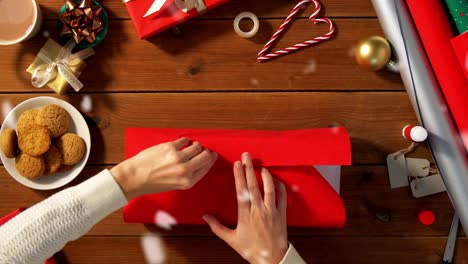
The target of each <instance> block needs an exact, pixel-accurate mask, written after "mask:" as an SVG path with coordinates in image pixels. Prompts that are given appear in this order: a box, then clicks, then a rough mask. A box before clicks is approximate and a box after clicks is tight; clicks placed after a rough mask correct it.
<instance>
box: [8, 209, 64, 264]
mask: <svg viewBox="0 0 468 264" xmlns="http://www.w3.org/2000/svg"><path fill="white" fill-rule="evenodd" d="M22 211H24V209H22V208H19V209H16V210H15V211H13V212H11V213H9V214H7V215H5V216H4V217H2V218H0V226H2V225H4V224H5V223H6V222H8V221H10V220H11V219H12V218H13V217H15V216H17V215H19V214H20V213H21V212H22ZM56 263H57V262H56V261H55V259H54V257H50V258H49V259H48V260H46V262H45V264H56Z"/></svg>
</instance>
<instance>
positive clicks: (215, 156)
mask: <svg viewBox="0 0 468 264" xmlns="http://www.w3.org/2000/svg"><path fill="white" fill-rule="evenodd" d="M211 155H212V156H213V158H212V161H211V162H209V163H207V164H206V165H204V166H203V167H202V168H200V169H198V170H196V171H195V172H194V173H193V177H194V178H195V180H196V181H197V182H198V181H199V180H200V179H201V178H203V176H205V175H206V174H207V173H208V172H209V171H210V170H211V168H212V167H213V165H214V164H215V163H216V160H217V159H218V153H216V152H211Z"/></svg>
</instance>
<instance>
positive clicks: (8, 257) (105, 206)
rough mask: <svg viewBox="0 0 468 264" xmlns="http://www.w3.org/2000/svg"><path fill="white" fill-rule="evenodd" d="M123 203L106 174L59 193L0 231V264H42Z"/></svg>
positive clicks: (106, 172)
mask: <svg viewBox="0 0 468 264" xmlns="http://www.w3.org/2000/svg"><path fill="white" fill-rule="evenodd" d="M126 203H127V199H126V198H125V195H124V194H123V192H122V190H121V189H120V186H119V184H118V183H117V182H116V181H115V179H114V177H113V176H112V175H111V174H110V172H109V171H108V170H104V171H102V172H101V173H99V174H98V175H96V176H94V177H92V178H90V179H89V180H87V181H85V182H83V183H81V184H79V185H77V186H75V187H71V188H68V189H66V190H63V191H61V192H58V193H57V194H55V195H53V196H51V197H50V198H48V199H46V200H44V201H42V202H41V203H38V204H36V205H35V206H33V207H31V208H29V209H27V210H26V211H24V212H22V213H21V214H19V215H18V216H16V217H15V218H13V219H11V220H10V221H9V222H7V223H6V224H4V225H3V226H1V227H0V264H15V263H28V264H29V263H41V264H43V263H44V262H45V260H46V259H47V258H49V257H51V256H52V255H53V254H55V253H56V252H58V251H59V250H61V249H62V248H63V247H64V246H65V244H66V243H68V242H69V241H72V240H76V239H78V238H79V237H81V236H82V235H84V234H85V233H86V232H88V231H89V229H91V227H92V226H93V225H95V224H96V223H97V222H98V221H100V220H101V219H103V218H104V217H106V216H107V215H109V214H111V213H112V212H114V211H115V210H118V209H119V208H121V207H122V206H124V205H125V204H126Z"/></svg>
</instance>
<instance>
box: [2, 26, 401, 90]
mask: <svg viewBox="0 0 468 264" xmlns="http://www.w3.org/2000/svg"><path fill="white" fill-rule="evenodd" d="M335 22H336V25H337V30H338V33H337V35H336V37H335V38H334V39H332V40H330V41H327V42H324V43H321V44H318V45H316V46H314V47H310V48H307V49H305V50H302V51H300V52H297V53H296V54H291V55H288V56H285V57H283V58H279V59H276V60H274V61H270V62H267V63H263V64H260V63H258V62H257V61H256V55H257V53H258V51H260V50H261V48H262V47H263V45H264V43H266V41H267V39H268V38H269V36H270V35H271V33H272V32H273V28H276V27H277V26H278V25H279V24H280V23H281V21H280V20H277V19H276V20H271V19H267V20H263V21H262V23H263V27H265V28H266V29H265V30H263V31H262V32H261V33H259V34H258V36H257V37H256V38H254V39H251V40H246V39H243V38H240V37H238V36H237V35H236V34H235V33H234V31H233V28H232V21H231V20H219V21H218V20H217V21H191V22H189V23H187V24H185V25H184V26H182V27H181V29H182V31H183V34H182V35H174V34H173V33H171V32H166V33H164V34H162V35H161V36H160V37H158V38H153V39H151V40H149V41H142V40H139V39H138V37H137V36H136V33H135V29H134V28H133V25H132V23H131V21H128V20H125V21H113V22H112V23H111V29H110V32H109V35H108V36H107V38H106V40H105V41H103V42H102V43H101V44H100V45H99V46H97V47H96V48H95V51H96V55H94V56H93V57H91V58H89V59H87V62H88V67H87V68H86V69H85V70H84V73H83V75H82V76H81V77H80V79H81V80H82V82H83V83H84V84H85V88H84V89H83V90H82V91H84V92H111V91H241V90H242V91H246V90H251V91H260V90H278V91H279V90H281V91H291V90H309V91H310V90H324V91H327V90H343V91H349V90H400V91H402V90H404V87H403V84H402V83H401V80H400V77H399V75H398V74H396V73H391V72H380V73H374V72H369V71H366V70H364V69H362V68H360V67H358V65H357V64H356V62H355V60H354V57H353V56H352V49H353V46H354V45H355V44H356V43H357V42H358V41H359V40H360V39H362V38H366V37H368V36H371V35H382V32H381V29H380V26H379V23H378V21H377V19H365V20H357V19H336V20H335ZM45 27H46V29H47V30H48V31H49V32H51V34H52V36H53V37H54V38H55V39H58V36H57V32H56V31H57V25H56V23H55V22H52V21H51V22H49V23H46V26H45ZM326 30H327V29H326V25H323V24H319V25H313V24H312V23H311V22H310V21H307V20H304V19H302V20H297V21H296V22H295V24H294V25H293V26H292V27H291V30H289V31H288V33H287V34H285V35H284V36H283V37H282V39H281V41H280V43H279V44H278V47H284V46H287V45H288V46H289V45H291V44H293V43H298V42H301V41H303V40H304V38H306V37H307V36H309V37H310V36H316V35H320V34H323V33H324V32H326ZM304 32H310V33H307V34H304ZM39 35H40V36H38V37H36V38H34V39H33V40H31V41H28V42H25V43H24V44H22V45H13V46H5V47H0V57H1V58H2V60H1V61H0V80H2V82H3V83H4V85H1V86H0V92H46V91H50V89H48V88H44V89H40V90H38V89H36V88H34V87H32V85H31V83H30V82H31V81H30V79H31V76H30V74H28V73H26V72H25V70H26V68H27V67H28V66H29V65H30V63H31V62H32V61H33V59H34V57H35V55H36V53H37V52H38V51H39V50H40V48H41V46H42V45H43V44H44V42H45V40H46V39H45V38H44V37H42V36H41V34H39Z"/></svg>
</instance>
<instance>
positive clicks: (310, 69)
mask: <svg viewBox="0 0 468 264" xmlns="http://www.w3.org/2000/svg"><path fill="white" fill-rule="evenodd" d="M316 70H317V61H316V60H315V59H311V60H309V61H308V62H307V64H306V66H305V67H304V70H303V71H302V72H303V73H304V74H311V73H314V72H315V71H316Z"/></svg>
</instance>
